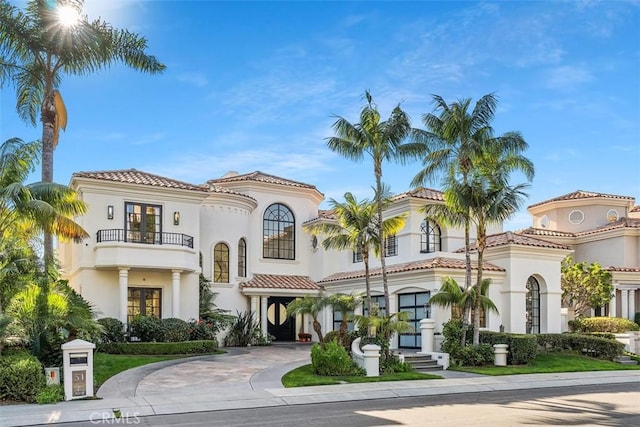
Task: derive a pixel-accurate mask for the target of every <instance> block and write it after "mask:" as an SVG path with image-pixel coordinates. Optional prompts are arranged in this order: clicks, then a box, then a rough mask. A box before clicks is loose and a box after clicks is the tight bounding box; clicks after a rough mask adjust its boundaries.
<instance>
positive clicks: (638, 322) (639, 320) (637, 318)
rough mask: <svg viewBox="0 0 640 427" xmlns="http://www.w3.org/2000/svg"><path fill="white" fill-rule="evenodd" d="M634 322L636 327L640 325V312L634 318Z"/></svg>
mask: <svg viewBox="0 0 640 427" xmlns="http://www.w3.org/2000/svg"><path fill="white" fill-rule="evenodd" d="M633 321H634V322H635V323H636V325H640V311H638V312H637V313H636V314H635V316H633Z"/></svg>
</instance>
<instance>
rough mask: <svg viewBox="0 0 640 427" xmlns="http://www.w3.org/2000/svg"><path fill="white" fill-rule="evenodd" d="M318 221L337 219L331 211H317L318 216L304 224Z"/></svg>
mask: <svg viewBox="0 0 640 427" xmlns="http://www.w3.org/2000/svg"><path fill="white" fill-rule="evenodd" d="M319 219H328V220H335V219H337V217H336V214H335V212H334V211H333V209H318V216H317V217H315V218H313V219H310V220H308V221H305V222H304V224H307V223H309V222H314V221H317V220H319Z"/></svg>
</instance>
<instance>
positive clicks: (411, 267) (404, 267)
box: [318, 257, 505, 283]
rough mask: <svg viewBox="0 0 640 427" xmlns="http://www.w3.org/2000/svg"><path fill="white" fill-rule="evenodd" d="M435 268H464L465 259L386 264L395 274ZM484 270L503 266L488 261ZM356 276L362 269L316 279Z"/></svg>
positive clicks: (475, 266) (374, 271)
mask: <svg viewBox="0 0 640 427" xmlns="http://www.w3.org/2000/svg"><path fill="white" fill-rule="evenodd" d="M436 268H453V269H458V270H464V269H465V268H466V264H465V261H464V260H462V259H455V258H444V257H436V258H430V259H425V260H421V261H412V262H407V263H403V264H394V265H389V266H387V274H397V273H403V272H407V271H415V270H430V269H436ZM471 268H472V269H474V270H477V269H478V264H477V263H476V262H472V263H471ZM484 270H485V271H505V270H504V269H503V268H501V267H498V266H496V265H494V264H491V263H488V262H485V263H484ZM381 275H382V269H381V268H373V269H371V270H370V271H369V277H375V276H381ZM358 277H365V274H364V270H357V271H347V272H344V273H336V274H332V275H330V276H327V277H325V278H324V279H322V280H320V281H318V283H328V282H337V281H340V280H346V279H356V278H358Z"/></svg>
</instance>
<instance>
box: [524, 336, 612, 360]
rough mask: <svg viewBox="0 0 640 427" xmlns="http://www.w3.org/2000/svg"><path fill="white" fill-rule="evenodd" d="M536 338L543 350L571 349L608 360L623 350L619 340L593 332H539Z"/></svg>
mask: <svg viewBox="0 0 640 427" xmlns="http://www.w3.org/2000/svg"><path fill="white" fill-rule="evenodd" d="M537 338H538V345H539V346H540V347H541V348H542V350H544V351H563V350H573V351H577V352H580V353H585V354H588V355H590V356H594V357H599V358H601V359H608V360H610V359H613V358H614V357H616V356H619V355H621V354H622V353H623V351H624V344H622V343H621V342H618V341H616V340H615V339H610V338H607V337H600V336H596V335H593V334H539V335H538V336H537Z"/></svg>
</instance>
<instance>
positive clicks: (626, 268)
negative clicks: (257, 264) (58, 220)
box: [605, 267, 640, 273]
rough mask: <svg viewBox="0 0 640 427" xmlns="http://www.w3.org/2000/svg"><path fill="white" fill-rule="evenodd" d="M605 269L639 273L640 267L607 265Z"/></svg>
mask: <svg viewBox="0 0 640 427" xmlns="http://www.w3.org/2000/svg"><path fill="white" fill-rule="evenodd" d="M605 270H607V271H618V272H623V273H640V267H608V268H605Z"/></svg>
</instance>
